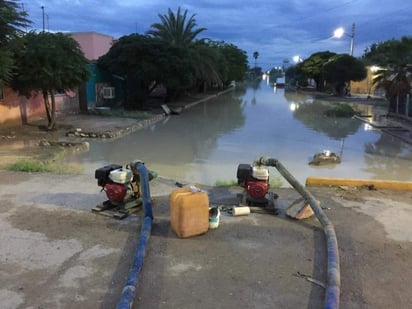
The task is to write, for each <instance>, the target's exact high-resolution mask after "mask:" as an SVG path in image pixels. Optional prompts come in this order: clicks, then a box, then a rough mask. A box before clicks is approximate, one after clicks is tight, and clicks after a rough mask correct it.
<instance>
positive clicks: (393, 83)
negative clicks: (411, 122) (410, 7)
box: [363, 37, 412, 112]
mask: <svg viewBox="0 0 412 309" xmlns="http://www.w3.org/2000/svg"><path fill="white" fill-rule="evenodd" d="M363 58H364V61H365V62H366V63H367V64H372V65H378V66H379V67H381V69H380V70H378V71H377V72H376V74H375V76H374V77H373V80H372V82H373V84H376V85H377V86H378V87H381V88H383V89H384V90H385V96H386V98H387V99H388V101H389V107H388V112H399V108H401V109H402V108H404V106H405V102H406V95H407V94H410V93H411V85H410V81H411V73H412V65H411V64H412V37H402V38H401V39H400V40H395V39H392V40H388V41H385V42H381V43H378V44H376V43H375V44H372V45H371V47H370V48H368V49H367V50H366V52H365V54H364V56H363Z"/></svg>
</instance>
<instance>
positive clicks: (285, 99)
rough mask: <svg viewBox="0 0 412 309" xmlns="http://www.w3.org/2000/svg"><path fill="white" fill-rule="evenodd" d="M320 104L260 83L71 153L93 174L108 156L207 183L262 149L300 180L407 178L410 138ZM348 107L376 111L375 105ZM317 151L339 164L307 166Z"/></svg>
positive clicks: (410, 176)
mask: <svg viewBox="0 0 412 309" xmlns="http://www.w3.org/2000/svg"><path fill="white" fill-rule="evenodd" d="M325 106H326V107H325ZM325 108H327V104H326V105H325V103H324V102H320V101H315V100H313V98H312V97H311V96H310V95H302V94H297V93H294V92H286V93H285V92H284V90H283V89H278V90H274V89H273V88H272V87H270V86H269V85H266V84H265V83H264V82H262V83H261V84H260V85H257V86H256V87H254V88H247V89H244V90H239V91H236V92H233V93H228V94H225V95H223V96H221V97H218V98H217V99H215V100H213V101H208V102H205V103H201V104H199V105H197V106H195V107H193V108H190V109H188V110H184V111H183V113H182V114H181V115H177V116H171V117H169V118H167V119H165V120H164V121H162V122H158V123H156V124H154V125H152V126H151V127H149V128H146V129H144V130H140V131H136V132H134V133H131V134H129V135H127V136H124V137H122V138H119V139H115V140H108V141H102V140H90V151H89V152H87V153H82V154H78V155H76V156H73V157H70V158H69V160H70V161H71V162H78V163H80V164H81V165H82V166H83V167H84V170H85V172H87V173H94V170H95V169H96V168H99V167H101V166H102V165H106V164H108V163H119V164H127V163H129V162H130V161H132V160H134V159H141V160H143V161H144V162H146V165H147V167H148V168H149V169H151V170H154V171H156V172H157V173H158V174H159V175H161V176H165V177H169V178H172V179H175V180H177V181H182V182H188V183H202V184H208V185H214V184H215V183H216V182H232V181H236V171H237V166H238V164H240V163H250V164H251V163H252V162H253V160H255V159H257V158H258V157H260V156H266V157H273V158H276V159H278V160H280V161H281V162H282V163H283V164H284V165H285V166H286V168H287V169H288V170H289V171H290V172H291V173H292V174H293V175H294V176H295V177H296V178H297V179H298V180H299V181H300V182H301V183H304V182H305V180H306V178H307V177H309V176H324V177H346V178H370V179H385V180H402V181H412V147H411V146H410V145H408V144H406V143H404V142H402V141H400V140H398V139H396V138H394V137H392V136H390V135H387V134H384V133H382V132H381V131H376V130H371V128H370V127H369V126H367V125H365V124H364V123H363V122H361V121H359V120H357V119H352V118H349V119H348V118H342V119H341V118H330V117H326V116H325V115H324V114H323V111H324V110H325ZM354 108H355V109H357V110H359V111H361V113H362V114H368V115H373V114H375V113H378V112H381V113H382V109H381V108H379V107H376V108H375V107H372V106H366V105H354ZM323 150H330V151H332V152H335V153H336V154H338V155H341V157H342V163H340V164H336V165H327V166H312V165H309V164H308V162H309V161H310V160H311V158H312V157H313V155H314V154H315V153H319V152H322V151H323ZM270 173H271V178H272V180H273V179H278V178H279V177H280V176H279V174H278V173H277V171H275V170H271V171H270ZM279 179H280V178H279ZM281 182H282V185H283V186H288V184H287V183H286V181H285V180H283V179H281Z"/></svg>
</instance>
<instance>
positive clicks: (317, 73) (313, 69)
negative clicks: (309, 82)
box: [296, 51, 336, 91]
mask: <svg viewBox="0 0 412 309" xmlns="http://www.w3.org/2000/svg"><path fill="white" fill-rule="evenodd" d="M335 55H336V53H332V52H330V51H322V52H317V53H314V54H312V55H311V56H310V57H309V58H308V59H306V60H304V61H303V62H300V63H298V64H297V65H296V68H297V71H298V72H299V73H302V74H303V75H304V76H306V77H307V78H312V79H313V80H314V81H315V83H316V90H318V91H322V90H323V89H324V82H325V78H324V76H323V66H324V64H325V63H326V62H328V61H329V59H330V58H332V57H333V56H335Z"/></svg>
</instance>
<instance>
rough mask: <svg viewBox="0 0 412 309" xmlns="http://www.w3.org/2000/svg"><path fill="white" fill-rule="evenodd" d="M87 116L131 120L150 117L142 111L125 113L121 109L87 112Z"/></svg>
mask: <svg viewBox="0 0 412 309" xmlns="http://www.w3.org/2000/svg"><path fill="white" fill-rule="evenodd" d="M87 114H88V115H95V116H104V117H119V118H132V119H148V118H150V117H151V116H152V115H151V114H149V113H148V112H143V111H126V110H123V109H93V110H89V111H88V112H87Z"/></svg>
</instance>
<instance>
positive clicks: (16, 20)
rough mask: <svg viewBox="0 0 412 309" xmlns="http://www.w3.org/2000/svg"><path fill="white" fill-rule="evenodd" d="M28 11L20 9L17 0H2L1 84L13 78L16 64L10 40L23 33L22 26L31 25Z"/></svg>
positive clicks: (0, 33) (0, 24)
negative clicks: (9, 47) (10, 47)
mask: <svg viewBox="0 0 412 309" xmlns="http://www.w3.org/2000/svg"><path fill="white" fill-rule="evenodd" d="M26 17H27V13H26V12H25V11H21V10H19V6H18V3H17V2H16V1H8V0H0V85H1V84H4V83H7V82H8V81H10V80H11V77H12V75H11V72H12V69H13V66H14V62H13V53H12V52H11V51H10V50H9V49H8V46H9V44H10V41H12V40H13V39H14V38H16V37H18V36H20V35H22V33H23V31H22V29H21V28H24V27H27V26H28V25H29V23H30V22H29V20H28V19H27V18H26Z"/></svg>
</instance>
